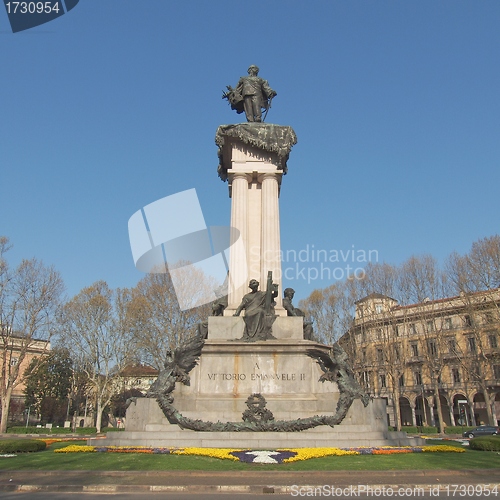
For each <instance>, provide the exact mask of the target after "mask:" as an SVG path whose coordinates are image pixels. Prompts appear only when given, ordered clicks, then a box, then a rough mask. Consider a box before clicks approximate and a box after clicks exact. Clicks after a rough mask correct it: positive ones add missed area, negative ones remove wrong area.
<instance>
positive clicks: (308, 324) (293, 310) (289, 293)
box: [283, 288, 313, 340]
mask: <svg viewBox="0 0 500 500" xmlns="http://www.w3.org/2000/svg"><path fill="white" fill-rule="evenodd" d="M283 295H284V298H283V307H284V308H285V310H286V313H287V316H300V317H301V318H302V328H303V330H304V339H305V340H313V327H312V321H306V315H305V314H304V312H303V311H302V310H301V309H299V308H298V307H294V306H293V304H292V300H293V296H294V295H295V290H294V289H293V288H285V291H284V292H283Z"/></svg>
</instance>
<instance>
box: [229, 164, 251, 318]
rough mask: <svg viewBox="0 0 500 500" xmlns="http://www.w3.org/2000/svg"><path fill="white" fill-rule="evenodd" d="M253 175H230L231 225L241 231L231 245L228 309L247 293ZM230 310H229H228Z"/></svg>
mask: <svg viewBox="0 0 500 500" xmlns="http://www.w3.org/2000/svg"><path fill="white" fill-rule="evenodd" d="M250 180H251V176H249V175H248V174H246V173H243V172H236V173H233V174H231V175H230V177H229V182H230V184H231V198H232V203H231V227H232V228H236V229H237V230H238V231H239V232H240V238H239V240H238V241H237V242H236V244H234V245H232V246H231V249H230V254H229V278H230V279H229V294H228V295H229V296H228V309H229V310H234V309H236V308H237V307H238V305H239V304H240V301H241V297H242V296H243V295H244V294H245V293H247V288H248V283H247V282H246V281H247V278H248V272H247V244H248V182H249V181H250ZM228 312H229V311H228Z"/></svg>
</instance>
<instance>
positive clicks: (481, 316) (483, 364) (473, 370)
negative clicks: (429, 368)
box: [447, 235, 500, 425]
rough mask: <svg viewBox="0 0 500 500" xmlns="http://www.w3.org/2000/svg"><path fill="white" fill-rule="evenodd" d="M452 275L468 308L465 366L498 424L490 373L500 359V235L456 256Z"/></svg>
mask: <svg viewBox="0 0 500 500" xmlns="http://www.w3.org/2000/svg"><path fill="white" fill-rule="evenodd" d="M447 269H448V274H449V276H450V279H451V281H452V283H453V285H454V287H455V291H456V293H457V294H458V295H459V297H460V300H461V302H462V304H463V308H464V316H463V321H464V328H465V329H466V332H467V333H466V346H465V348H463V349H462V351H463V352H462V356H461V364H462V368H463V369H464V371H465V373H466V376H467V378H468V381H470V382H472V383H474V384H476V385H477V386H479V387H480V389H481V392H482V394H483V397H484V401H485V406H486V413H487V418H488V421H489V423H490V424H491V425H494V424H495V421H494V416H493V409H492V407H493V405H494V404H495V401H494V400H495V391H494V390H492V388H491V387H490V385H491V384H490V383H489V381H488V374H489V373H491V372H492V371H493V365H494V364H495V363H498V362H499V360H500V352H499V350H498V336H499V333H500V290H499V287H500V236H499V235H494V236H491V237H488V238H483V239H480V240H478V241H476V242H474V243H473V244H472V247H471V250H470V251H469V252H468V253H467V254H465V255H463V256H462V255H459V254H457V253H454V254H452V255H451V256H450V258H449V260H448V263H447Z"/></svg>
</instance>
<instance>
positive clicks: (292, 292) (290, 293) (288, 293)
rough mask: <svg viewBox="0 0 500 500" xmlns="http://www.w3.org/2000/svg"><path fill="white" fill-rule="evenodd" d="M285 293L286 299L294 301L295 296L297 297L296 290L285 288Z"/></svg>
mask: <svg viewBox="0 0 500 500" xmlns="http://www.w3.org/2000/svg"><path fill="white" fill-rule="evenodd" d="M283 293H284V294H285V297H288V298H289V299H293V296H294V295H295V290H294V289H293V288H285V290H283Z"/></svg>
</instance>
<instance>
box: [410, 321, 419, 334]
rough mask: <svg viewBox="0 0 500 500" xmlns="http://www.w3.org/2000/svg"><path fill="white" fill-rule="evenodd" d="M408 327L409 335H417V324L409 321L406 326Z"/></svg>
mask: <svg viewBox="0 0 500 500" xmlns="http://www.w3.org/2000/svg"><path fill="white" fill-rule="evenodd" d="M408 328H409V330H410V334H411V335H417V334H418V330H417V325H416V324H415V323H410V324H409V326H408Z"/></svg>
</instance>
